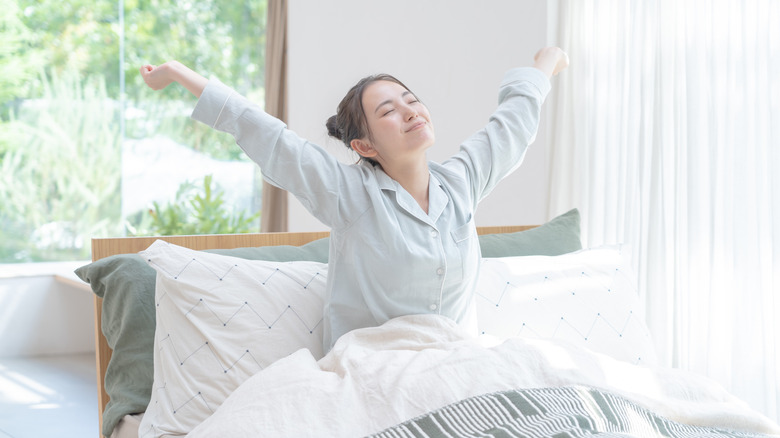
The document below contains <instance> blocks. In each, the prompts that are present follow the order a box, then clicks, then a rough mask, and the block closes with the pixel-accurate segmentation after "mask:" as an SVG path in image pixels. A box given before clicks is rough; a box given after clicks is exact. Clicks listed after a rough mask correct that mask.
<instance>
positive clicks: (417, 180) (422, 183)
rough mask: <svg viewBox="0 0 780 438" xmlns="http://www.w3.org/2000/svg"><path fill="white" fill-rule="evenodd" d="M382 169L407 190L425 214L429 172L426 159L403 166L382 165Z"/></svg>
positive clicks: (426, 212)
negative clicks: (389, 166)
mask: <svg viewBox="0 0 780 438" xmlns="http://www.w3.org/2000/svg"><path fill="white" fill-rule="evenodd" d="M382 169H383V170H384V171H385V173H386V174H387V175H388V176H389V177H390V178H393V179H394V180H396V181H397V182H398V184H400V185H401V187H403V188H404V189H405V190H406V191H407V192H409V194H410V195H412V198H414V200H415V201H417V204H419V205H420V208H422V210H423V211H424V212H425V214H428V184H429V183H430V178H431V174H430V171H429V169H428V161H427V160H425V159H423V160H419V161H418V162H416V163H411V164H409V163H407V164H405V165H403V166H393V167H391V168H389V169H388V168H387V167H386V166H382Z"/></svg>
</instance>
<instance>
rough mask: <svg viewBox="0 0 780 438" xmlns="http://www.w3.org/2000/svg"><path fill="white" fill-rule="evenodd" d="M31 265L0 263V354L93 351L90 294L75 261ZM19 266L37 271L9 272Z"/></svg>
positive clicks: (43, 354) (32, 354) (24, 355)
mask: <svg viewBox="0 0 780 438" xmlns="http://www.w3.org/2000/svg"><path fill="white" fill-rule="evenodd" d="M85 263H86V262H85ZM81 264H84V263H81ZM81 264H79V266H80V265H81ZM35 265H36V264H26V265H4V266H0V359H2V358H12V357H27V356H47V355H64V354H77V353H88V352H94V351H95V330H94V327H95V323H94V320H95V306H94V298H93V295H92V292H91V291H90V290H89V288H88V286H87V285H86V284H84V285H78V284H77V283H78V282H80V280H78V279H77V278H76V277H75V275H73V274H72V271H73V269H74V268H75V267H77V266H76V264H75V263H51V264H40V266H35ZM50 266H58V268H56V269H49V267H50ZM24 269H28V270H31V271H36V270H37V271H40V273H39V274H35V273H29V274H25V273H20V272H14V271H19V270H24ZM44 271H48V272H44ZM58 271H62V272H61V275H62V276H61V277H57V276H55V275H54V274H52V273H51V272H58ZM63 278H66V279H67V281H63V280H62V279H63Z"/></svg>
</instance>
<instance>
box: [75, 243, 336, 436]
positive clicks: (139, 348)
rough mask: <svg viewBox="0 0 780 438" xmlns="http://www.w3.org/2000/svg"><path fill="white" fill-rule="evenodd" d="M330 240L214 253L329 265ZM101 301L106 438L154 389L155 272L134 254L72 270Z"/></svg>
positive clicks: (141, 406)
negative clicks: (106, 353)
mask: <svg viewBox="0 0 780 438" xmlns="http://www.w3.org/2000/svg"><path fill="white" fill-rule="evenodd" d="M328 240H329V239H327V238H325V239H319V240H315V241H313V242H310V243H307V244H306V245H302V246H289V245H280V246H266V247H259V248H235V249H214V250H208V252H214V253H218V254H223V255H230V256H235V257H241V258H246V259H251V260H272V261H292V260H312V261H321V262H327V260H328ZM75 273H76V275H77V276H78V277H79V278H80V279H81V280H83V281H84V282H86V283H89V284H90V286H91V288H92V292H93V293H94V294H95V295H97V296H99V297H101V298H103V305H102V306H103V307H102V318H101V325H102V331H103V334H104V335H105V337H106V340H107V341H108V345H109V346H110V347H111V349H112V350H113V352H112V355H111V359H110V360H109V362H108V366H107V368H106V376H105V381H104V387H105V389H106V392H107V393H108V395H109V398H110V400H109V402H108V404H107V405H106V409H105V410H104V411H103V430H102V431H101V432H102V433H103V435H104V436H111V433H112V432H113V431H114V427H116V425H117V423H119V420H121V419H122V417H124V416H125V415H128V414H136V413H140V412H144V411H145V410H146V406H147V405H148V404H149V399H150V396H151V391H152V380H153V365H152V363H153V361H152V352H153V350H154V347H153V344H154V328H155V321H154V319H155V315H154V314H155V305H154V283H155V275H156V273H155V270H154V269H152V268H151V267H149V265H148V264H147V263H146V261H145V260H144V259H142V258H141V257H139V256H138V254H119V255H114V256H110V257H106V258H103V259H100V260H97V261H95V262H92V263H90V264H88V265H85V266H82V267H80V268H78V269H76V271H75Z"/></svg>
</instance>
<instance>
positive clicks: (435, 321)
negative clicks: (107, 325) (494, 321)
mask: <svg viewBox="0 0 780 438" xmlns="http://www.w3.org/2000/svg"><path fill="white" fill-rule="evenodd" d="M567 385H586V386H592V387H596V388H600V389H604V390H608V391H612V392H614V393H617V394H619V395H623V396H625V397H627V398H628V399H630V400H633V401H635V402H636V403H638V404H640V405H642V406H645V407H647V408H649V409H650V410H652V411H654V412H656V413H658V414H660V415H662V416H665V417H667V418H669V419H671V420H674V421H678V422H681V423H686V424H692V425H699V426H709V427H724V428H729V429H736V430H745V431H751V432H762V433H771V434H779V435H780V427H778V425H777V424H775V423H773V422H772V421H771V420H769V419H767V418H766V417H764V416H762V415H761V414H760V413H758V412H756V411H754V410H752V409H750V408H749V407H748V406H747V405H746V404H745V403H743V402H742V401H740V400H739V399H737V398H736V397H734V396H732V395H730V394H729V393H728V392H727V391H726V390H725V389H724V388H723V387H721V386H720V385H718V384H717V383H715V382H714V381H712V380H710V379H707V378H705V377H703V376H700V375H697V374H693V373H688V372H684V371H680V370H674V369H665V368H650V367H643V366H637V365H632V364H629V363H627V362H621V361H617V360H615V359H612V358H610V357H608V356H604V355H600V354H596V353H593V352H590V351H589V350H586V349H583V348H579V347H575V346H572V345H570V344H566V343H562V342H558V341H540V340H523V339H519V338H518V339H511V340H508V341H506V342H503V343H495V344H493V345H486V340H485V339H484V338H479V339H474V338H471V337H469V336H467V335H466V334H465V333H463V332H461V331H460V330H459V329H458V327H457V326H456V325H455V324H454V323H453V322H451V321H450V320H448V319H447V318H444V317H438V316H434V315H416V316H406V317H401V318H397V319H394V320H391V321H389V322H388V323H386V324H384V325H383V326H381V327H375V328H368V329H361V330H356V331H354V332H351V333H349V334H347V335H345V336H343V337H342V338H341V339H339V341H338V342H337V344H336V346H335V347H334V349H333V350H332V351H331V352H330V353H329V354H328V355H326V356H325V357H324V358H323V359H321V360H320V361H319V362H318V361H315V359H314V358H313V357H312V356H311V354H310V353H309V352H308V351H307V350H299V351H297V352H296V353H293V354H292V355H290V356H288V357H286V358H284V359H281V360H279V361H277V362H276V363H274V364H273V365H271V366H269V367H268V368H266V369H265V370H263V371H261V372H259V373H257V374H256V375H254V376H253V377H252V378H250V379H249V380H247V381H246V382H245V383H244V384H243V385H242V386H240V387H239V388H238V389H237V390H236V391H235V392H234V393H233V394H232V395H231V396H230V397H229V398H228V399H227V400H226V401H225V402H224V403H223V405H222V406H221V407H220V408H219V409H218V410H217V411H216V412H215V413H214V414H213V415H212V416H211V417H210V418H208V419H207V420H206V421H205V422H203V423H201V424H200V425H199V426H198V427H197V428H196V429H195V430H193V431H192V432H191V433H190V434H189V435H188V436H189V437H192V438H202V437H203V438H205V437H214V436H232V437H244V436H245V437H249V436H273V437H306V436H319V437H323V436H334V437H353V436H354V437H359V436H364V435H368V434H371V433H376V432H378V431H381V430H383V429H385V428H388V427H391V426H394V425H396V424H398V423H401V422H403V421H405V420H408V419H411V418H414V417H416V416H419V415H422V414H424V413H427V412H429V411H431V410H434V409H438V408H440V407H443V406H445V405H447V404H450V403H454V402H456V401H458V400H461V399H464V398H467V397H471V396H475V395H480V394H485V393H490V392H495V391H501V390H507V389H513V388H541V387H558V386H567Z"/></svg>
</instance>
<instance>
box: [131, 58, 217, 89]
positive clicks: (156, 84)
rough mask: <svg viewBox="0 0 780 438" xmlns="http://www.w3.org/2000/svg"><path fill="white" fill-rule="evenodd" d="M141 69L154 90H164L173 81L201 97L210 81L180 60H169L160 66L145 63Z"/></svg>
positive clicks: (142, 75)
mask: <svg viewBox="0 0 780 438" xmlns="http://www.w3.org/2000/svg"><path fill="white" fill-rule="evenodd" d="M140 71H141V77H143V78H144V82H146V85H148V86H149V88H151V89H152V90H162V89H163V88H165V87H167V86H168V85H170V84H171V83H173V82H178V83H180V84H181V85H182V86H183V87H184V88H186V89H187V90H188V91H189V92H190V93H192V94H194V95H195V97H200V95H201V93H203V89H204V88H205V87H206V83H207V82H208V79H206V78H205V77H203V76H201V75H200V74H198V73H196V72H194V71H192V70H190V68H189V67H187V66H186V65H184V64H182V63H181V62H179V61H168V62H166V63H164V64H161V65H159V66H155V65H152V64H145V65H144V66H142V67H141V69H140Z"/></svg>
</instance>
